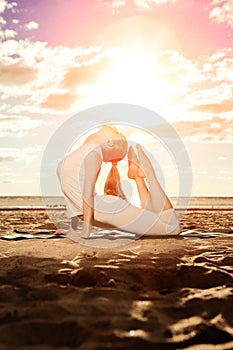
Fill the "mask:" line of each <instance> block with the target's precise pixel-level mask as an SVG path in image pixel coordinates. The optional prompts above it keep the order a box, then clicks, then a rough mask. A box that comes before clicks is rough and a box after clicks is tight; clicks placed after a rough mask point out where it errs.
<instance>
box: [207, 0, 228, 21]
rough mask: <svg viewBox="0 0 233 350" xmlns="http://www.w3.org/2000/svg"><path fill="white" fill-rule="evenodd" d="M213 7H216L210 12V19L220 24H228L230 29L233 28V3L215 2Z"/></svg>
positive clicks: (217, 0) (226, 1) (214, 0)
mask: <svg viewBox="0 0 233 350" xmlns="http://www.w3.org/2000/svg"><path fill="white" fill-rule="evenodd" d="M212 5H213V6H215V7H214V8H213V9H212V11H211V12H210V15H209V17H210V18H212V19H214V20H215V21H216V22H218V23H226V24H228V25H229V26H230V27H233V16H232V14H233V1H232V0H213V1H212ZM216 5H217V6H216Z"/></svg>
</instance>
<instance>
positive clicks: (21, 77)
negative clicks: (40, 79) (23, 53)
mask: <svg viewBox="0 0 233 350" xmlns="http://www.w3.org/2000/svg"><path fill="white" fill-rule="evenodd" d="M15 61H16V62H14V61H13V62H12V63H10V62H7V61H4V60H3V59H2V60H1V59H0V76H1V81H0V85H3V86H6V85H7V86H12V85H18V86H21V85H25V84H28V83H31V82H33V81H34V80H35V79H36V77H37V69H36V68H35V67H30V66H27V65H25V63H24V62H23V61H22V60H15Z"/></svg>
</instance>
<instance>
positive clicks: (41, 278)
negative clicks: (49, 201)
mask: <svg viewBox="0 0 233 350" xmlns="http://www.w3.org/2000/svg"><path fill="white" fill-rule="evenodd" d="M181 226H182V230H183V231H187V230H197V232H216V233H218V234H217V235H216V236H211V235H210V236H209V237H208V235H207V237H201V236H198V234H197V235H196V236H194V235H193V236H192V237H182V236H180V237H168V238H166V237H163V238H161V237H160V238H154V237H149V238H146V237H142V238H140V239H138V240H133V241H132V242H130V243H128V244H126V245H122V246H119V247H110V248H93V247H88V246H85V245H82V244H79V243H74V242H72V241H71V240H69V239H68V238H52V239H36V238H35V239H24V240H1V241H0V242H1V244H0V344H1V346H0V349H1V350H2V349H3V350H5V349H16V348H17V349H20V350H24V349H25V350H26V349H36V350H37V349H38V350H52V349H63V350H65V349H70V348H74V349H91V350H92V349H93V350H94V349H96V350H97V349H140V350H141V349H153V350H154V349H156V350H157V349H158V350H160V349H162V350H163V349H189V350H197V349H199V350H208V349H232V348H233V318H232V311H231V310H232V301H233V294H232V291H233V275H232V273H233V267H232V265H233V240H232V237H233V236H232V235H233V210H230V209H221V210H220V209H219V210H211V209H210V210H203V209H200V210H199V209H194V210H189V211H187V213H186V214H185V216H184V217H183V219H182V222H181ZM0 229H1V236H3V235H5V234H6V233H10V232H12V231H13V230H14V229H17V230H19V231H27V232H43V231H48V230H52V231H53V230H54V229H55V226H54V224H53V223H52V222H51V220H50V218H49V217H48V215H47V213H46V211H45V210H36V209H32V210H26V209H24V210H23V209H21V210H10V209H8V210H2V211H1V220H0Z"/></svg>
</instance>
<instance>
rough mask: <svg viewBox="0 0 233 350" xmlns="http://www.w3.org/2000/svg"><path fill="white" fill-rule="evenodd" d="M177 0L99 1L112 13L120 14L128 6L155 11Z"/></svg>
mask: <svg viewBox="0 0 233 350" xmlns="http://www.w3.org/2000/svg"><path fill="white" fill-rule="evenodd" d="M175 2H176V0H133V1H129V0H99V1H98V4H103V5H104V6H105V7H107V8H109V9H110V10H111V11H112V13H116V14H118V13H119V12H120V10H121V9H122V8H124V7H126V6H127V5H128V4H131V3H133V4H134V5H135V7H136V9H138V10H153V9H154V8H155V6H158V5H162V4H167V3H171V4H173V3H175Z"/></svg>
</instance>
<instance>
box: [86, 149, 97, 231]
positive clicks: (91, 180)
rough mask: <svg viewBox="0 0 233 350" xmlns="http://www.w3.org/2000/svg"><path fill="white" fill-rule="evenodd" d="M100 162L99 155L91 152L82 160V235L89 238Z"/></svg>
mask: <svg viewBox="0 0 233 350" xmlns="http://www.w3.org/2000/svg"><path fill="white" fill-rule="evenodd" d="M101 164H102V160H101V158H100V155H99V154H98V153H97V152H95V151H93V152H90V153H89V154H88V155H87V157H86V158H85V160H84V168H85V178H84V186H83V220H84V227H83V235H84V236H85V237H88V236H89V233H90V229H91V224H92V221H93V218H94V192H95V184H96V180H97V178H98V175H99V172H100V168H101Z"/></svg>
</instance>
